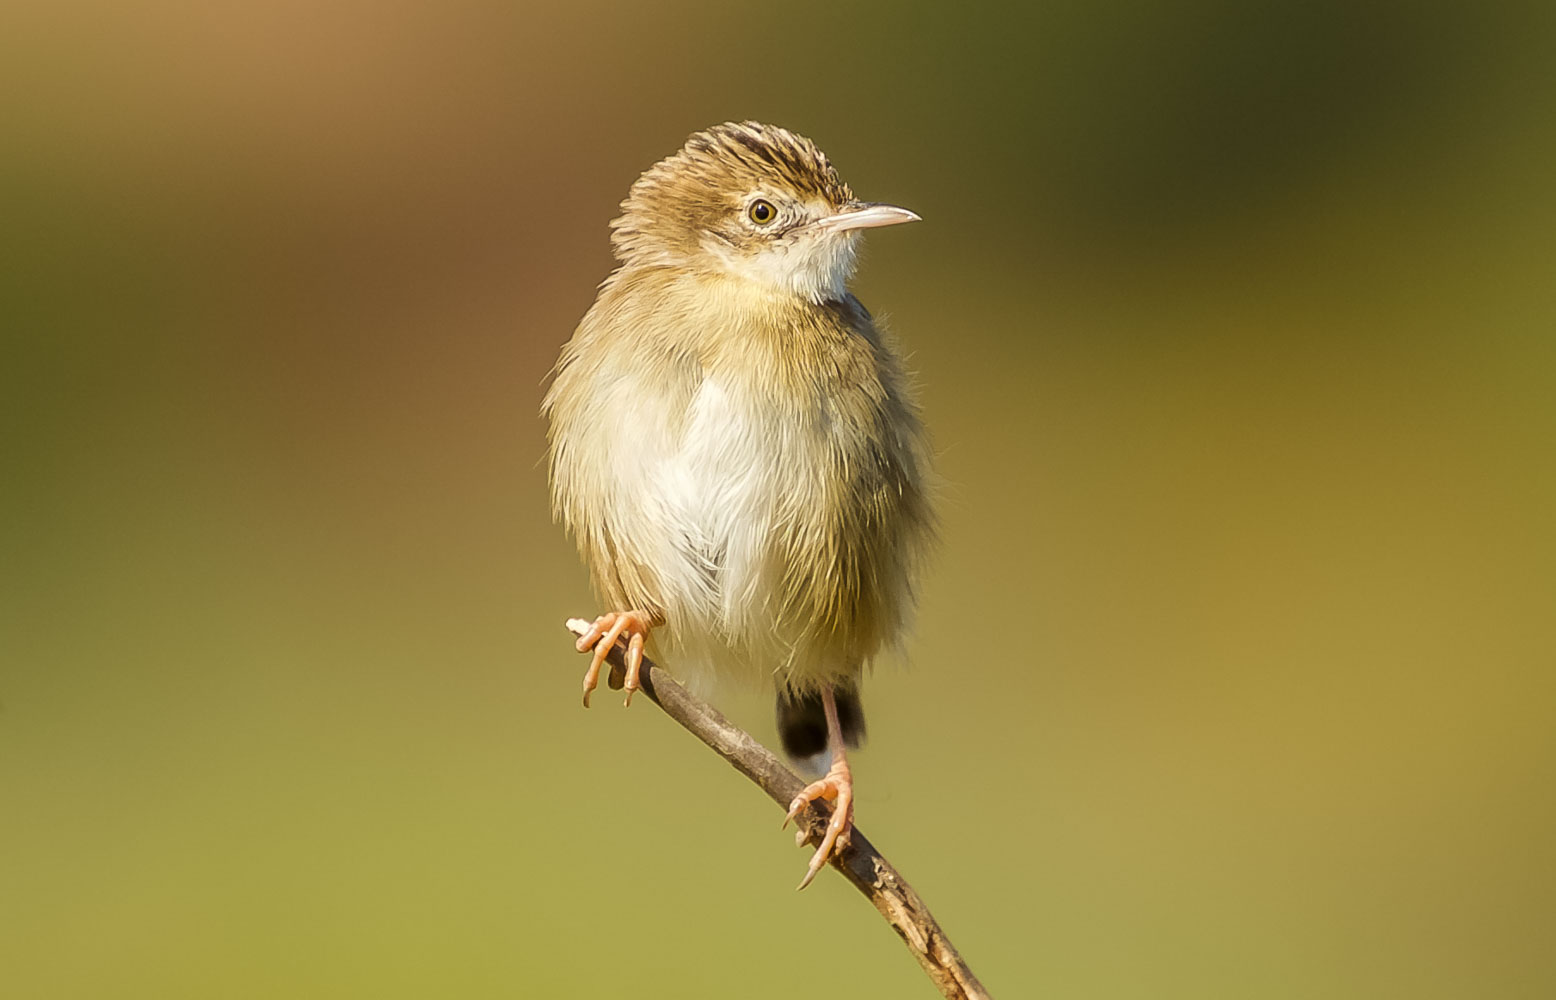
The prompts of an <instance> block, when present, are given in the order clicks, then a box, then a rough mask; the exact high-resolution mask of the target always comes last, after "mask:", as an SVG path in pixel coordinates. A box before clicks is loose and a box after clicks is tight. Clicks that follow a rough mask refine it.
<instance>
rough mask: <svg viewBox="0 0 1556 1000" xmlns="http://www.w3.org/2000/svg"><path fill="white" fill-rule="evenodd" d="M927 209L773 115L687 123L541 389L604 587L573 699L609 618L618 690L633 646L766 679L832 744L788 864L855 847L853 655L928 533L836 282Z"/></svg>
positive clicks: (877, 634) (911, 450)
mask: <svg viewBox="0 0 1556 1000" xmlns="http://www.w3.org/2000/svg"><path fill="white" fill-rule="evenodd" d="M918 218H919V217H918V216H917V215H915V214H914V213H912V212H910V211H908V210H907V209H904V208H898V207H896V206H894V205H885V204H877V203H872V202H862V201H858V200H856V199H855V198H854V195H853V192H852V191H851V190H850V189H849V187H848V185H846V184H844V183H843V182H842V181H841V180H840V179H839V178H838V175H837V171H836V170H834V169H833V167H832V164H831V163H829V162H828V160H827V157H826V156H825V155H824V154H823V153H822V152H821V150H819V149H817V148H816V145H815V144H814V143H812V142H811V141H810V140H809V139H806V138H804V137H802V136H800V135H796V134H795V133H793V132H790V131H788V130H786V129H782V128H778V127H776V126H773V125H763V124H758V123H756V122H749V121H748V122H741V123H733V122H729V123H725V124H723V125H716V126H714V127H713V128H710V129H707V130H705V131H702V132H697V133H695V134H693V135H692V136H691V137H690V138H689V139H688V140H687V142H686V144H685V146H683V147H682V148H681V149H680V151H678V152H676V153H675V154H674V155H672V156H670V157H668V158H666V159H664V160H661V161H660V162H659V163H657V164H655V165H654V166H652V167H650V168H649V169H648V170H647V171H646V172H645V173H644V174H643V175H642V176H641V177H639V178H638V180H637V182H636V183H634V184H633V185H632V189H631V191H630V192H629V193H628V195H627V198H626V200H625V201H623V202H622V203H621V216H620V217H619V218H617V219H616V220H615V221H613V222H612V223H611V228H612V230H613V232H612V236H611V242H612V244H613V247H614V250H615V256H616V258H617V260H618V261H619V266H618V267H617V268H616V269H615V271H613V272H612V273H611V274H610V276H609V277H607V278H606V279H605V281H604V282H603V283H602V284H601V285H600V288H599V293H598V295H597V296H596V298H595V301H594V305H593V306H591V307H590V309H589V311H588V312H587V313H586V314H585V315H584V318H583V320H582V321H581V322H580V323H579V324H578V328H577V330H576V331H575V332H574V334H573V337H572V340H571V341H569V342H568V344H567V345H566V347H565V348H563V351H562V356H561V359H560V360H559V361H558V362H557V367H556V375H555V380H554V382H553V383H552V385H551V388H550V391H549V392H548V393H547V395H546V399H545V403H544V406H543V410H544V413H545V415H546V416H547V417H548V418H549V421H550V469H551V492H552V503H553V507H554V510H555V512H556V514H557V517H558V519H559V520H561V521H562V522H563V523H564V524H565V525H566V527H567V529H568V530H569V531H570V532H571V533H572V535H573V536H574V538H575V539H576V541H577V543H578V548H579V552H580V553H581V555H582V556H583V558H584V561H585V562H586V563H587V564H588V565H589V568H590V571H591V575H592V577H593V580H594V584H595V589H596V590H597V591H598V593H599V596H600V598H601V599H602V601H603V603H604V605H605V607H606V608H607V611H606V613H605V614H603V615H601V616H600V617H599V618H598V619H597V620H596V621H595V622H594V624H593V627H592V628H590V629H589V630H588V632H587V633H586V634H585V635H584V636H583V637H581V638H580V639H579V640H578V649H579V651H580V652H589V651H592V652H593V657H592V660H591V662H590V664H589V667H588V670H587V672H586V673H585V675H584V682H583V688H584V694H583V701H584V705H585V706H586V707H587V706H588V704H589V696H590V693H591V692H592V691H593V690H594V688H595V687H596V686H597V685H598V683H599V675H600V667H601V664H602V663H603V661H604V659H605V655H606V653H607V652H608V651H609V650H610V649H611V647H612V646H614V645H615V643H616V642H617V640H618V638H621V637H625V639H626V642H627V651H626V660H627V670H626V676H625V687H626V691H627V694H626V700H627V703H628V704H630V703H631V701H632V693H633V692H634V691H636V690H637V689H638V687H639V674H640V670H641V665H642V660H643V657H644V655H645V651H646V652H648V653H651V654H652V655H653V656H654V657H655V658H656V659H657V660H659V661H660V662H664V663H667V664H668V666H669V667H670V669H673V670H674V671H675V672H677V673H679V674H681V675H682V676H683V677H687V678H688V679H690V680H691V681H692V682H693V683H697V682H699V681H705V680H706V679H707V678H709V677H711V676H713V675H725V676H734V677H743V678H746V679H749V680H752V681H755V682H758V683H769V684H772V685H774V686H775V687H776V689H777V697H778V713H777V714H778V728H779V732H780V736H781V738H782V741H783V745H784V748H785V750H786V751H787V752H788V754H789V755H790V756H791V757H792V758H794V759H796V760H805V759H817V758H820V757H821V755H822V754H823V753H826V754H828V755H829V759H830V764H829V766H828V767H827V769H826V772H825V774H824V776H823V777H821V778H820V779H819V780H817V781H815V782H813V783H811V784H810V785H809V786H807V787H806V788H805V790H804V791H802V792H801V793H800V794H799V795H798V796H796V797H795V799H794V801H793V802H792V803H791V804H790V808H789V812H788V815H787V816H786V817H785V819H784V825H787V824H788V822H789V821H790V820H792V819H793V818H794V817H795V816H796V815H798V813H799V811H800V810H801V809H802V808H804V807H806V806H807V805H808V804H810V803H812V802H815V801H817V800H820V799H825V800H828V801H831V802H833V809H832V818H831V820H830V822H829V823H828V826H827V830H826V832H825V834H824V837H823V840H822V843H821V845H820V847H819V848H818V849H817V851H816V852H815V854H814V855H813V856H812V858H811V861H810V866H809V868H808V869H807V871H806V874H805V878H804V880H803V881H802V882H801V883H800V886H799V887H800V888H801V889H803V888H805V886H806V885H808V884H809V883H810V881H811V879H813V878H814V877H815V875H816V873H817V872H818V871H819V870H820V869H821V866H822V865H823V864H824V863H825V862H826V860H827V859H828V857H829V856H831V854H832V853H833V852H834V851H838V852H840V851H842V850H845V849H846V848H847V847H848V843H849V833H850V831H851V829H852V826H853V797H854V795H853V776H852V772H851V771H850V769H849V764H848V757H847V752H846V748H847V747H857V746H858V745H859V741H860V739H861V738H862V736H863V734H864V716H863V713H862V711H861V709H860V704H859V680H860V677H861V674H862V672H863V670H864V668H865V667H866V665H868V664H869V663H870V661H871V659H872V658H873V657H875V656H876V655H877V654H878V653H880V652H881V651H882V650H883V649H885V648H888V647H891V646H894V645H896V644H898V643H900V641H901V639H902V637H903V634H904V631H905V629H906V627H907V624H908V619H909V617H910V615H911V612H912V609H913V604H914V578H915V574H916V571H917V569H918V566H919V563H920V561H921V559H922V556H923V555H924V552H925V549H926V548H927V546H928V544H929V541H930V538H931V536H932V534H933V521H934V518H933V513H932V510H931V504H930V497H929V481H930V471H929V460H928V447H927V444H926V440H925V436H924V432H923V428H922V425H921V422H920V419H919V411H918V406H917V403H916V402H915V400H914V396H913V392H912V390H911V387H910V385H909V383H908V378H907V375H906V372H905V370H904V366H903V362H902V358H901V356H900V354H899V353H898V351H897V349H896V347H895V345H894V344H893V342H892V341H891V340H890V339H889V338H888V337H886V336H884V335H883V333H882V331H881V330H880V329H879V328H878V327H877V325H876V324H875V322H874V321H873V320H872V319H871V316H870V314H869V313H868V312H867V311H866V310H865V308H864V306H862V305H860V303H859V300H858V299H856V298H854V296H853V295H852V294H851V293H850V292H849V290H848V282H849V279H850V278H851V277H852V276H853V272H854V267H855V261H856V254H857V252H858V243H859V237H860V233H861V231H862V230H864V229H869V228H873V227H878V226H891V225H896V224H898V223H903V222H914V221H916V220H917V219H918ZM817 770H818V771H819V770H820V767H819V765H818V767H817Z"/></svg>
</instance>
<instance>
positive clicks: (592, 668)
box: [575, 611, 651, 708]
mask: <svg viewBox="0 0 1556 1000" xmlns="http://www.w3.org/2000/svg"><path fill="white" fill-rule="evenodd" d="M650 627H651V626H650V625H649V620H648V615H646V614H644V613H643V612H641V611H607V612H606V613H605V614H603V615H601V616H600V617H598V618H596V619H595V620H594V622H593V624H591V625H590V626H589V628H588V630H587V631H585V632H584V634H583V635H581V636H579V637H578V642H577V643H576V644H575V645H576V647H577V649H578V651H579V652H580V653H586V652H588V651H589V650H590V649H593V650H594V656H593V657H592V658H591V659H590V660H589V669H588V670H586V671H584V680H583V703H584V708H588V707H589V696H590V695H591V694H593V693H594V689H595V688H597V687H599V686H600V668H601V667H602V666H603V665H604V663H605V657H606V656H608V655H609V654H610V651H611V647H612V646H614V645H616V640H617V639H619V638H621V636H622V635H623V634H627V635H628V639H627V653H626V659H627V682H626V687H627V704H628V705H630V704H632V693H633V692H634V691H636V690H638V689H639V688H640V687H641V686H642V683H641V681H640V680H639V677H640V676H641V674H642V671H643V644H644V643H645V642H646V641H647V638H648V630H649V628H650Z"/></svg>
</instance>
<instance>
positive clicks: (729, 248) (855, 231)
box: [611, 122, 918, 302]
mask: <svg viewBox="0 0 1556 1000" xmlns="http://www.w3.org/2000/svg"><path fill="white" fill-rule="evenodd" d="M621 209H622V214H621V216H620V218H618V219H616V220H615V221H614V222H612V223H611V228H612V229H613V230H614V232H613V233H612V236H611V241H612V243H613V244H614V245H615V249H616V256H617V257H618V258H619V259H620V260H621V261H622V262H623V264H626V265H644V266H651V267H652V266H663V267H678V268H684V269H688V270H691V271H694V272H699V273H707V274H719V275H733V276H735V277H739V278H743V279H747V280H750V281H753V282H757V283H759V284H762V285H765V286H768V287H769V288H770V289H771V290H773V291H776V292H779V293H787V294H793V295H796V296H799V297H801V298H804V299H807V300H810V301H813V302H823V301H827V300H829V299H837V298H841V297H842V296H843V294H844V293H845V292H846V290H847V285H848V279H849V278H850V277H852V275H853V272H854V259H855V253H856V250H857V242H858V238H859V232H860V230H863V229H869V228H872V227H875V226H891V225H895V224H897V223H899V222H913V221H915V220H917V219H918V216H917V215H914V214H913V213H912V212H910V211H908V210H907V209H905V208H898V207H896V206H895V205H881V204H874V203H870V202H861V201H858V200H856V199H855V198H854V194H853V192H852V191H850V190H849V188H848V185H847V184H844V183H843V182H842V180H840V179H839V178H838V176H837V171H836V170H834V169H833V168H832V164H831V163H829V162H827V157H826V154H824V153H822V152H821V150H819V149H817V148H816V145H815V143H813V142H811V141H810V140H809V139H807V138H805V137H804V136H800V135H796V134H795V133H793V132H790V131H788V130H787V129H782V128H778V127H777V126H774V125H761V124H758V123H756V122H741V123H739V124H736V123H733V122H729V123H725V124H723V125H715V126H714V127H713V128H710V129H708V130H706V131H703V132H698V133H696V134H694V135H693V136H692V137H691V138H690V139H688V140H687V141H686V145H685V146H683V147H681V149H680V151H679V152H677V153H675V154H674V155H673V156H670V157H668V158H666V159H664V160H661V161H660V162H658V163H656V164H654V166H652V167H650V168H649V169H648V170H647V171H646V172H644V174H643V176H642V177H639V178H638V180H637V182H636V183H635V184H633V185H632V191H631V193H629V194H628V195H627V199H626V200H625V201H623V202H622V203H621Z"/></svg>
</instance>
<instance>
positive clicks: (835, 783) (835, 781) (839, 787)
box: [779, 762, 854, 889]
mask: <svg viewBox="0 0 1556 1000" xmlns="http://www.w3.org/2000/svg"><path fill="white" fill-rule="evenodd" d="M818 799H826V800H827V801H829V802H833V803H834V804H833V806H832V818H831V819H830V820H829V821H828V822H827V830H826V833H825V834H824V835H823V836H822V838H821V846H820V847H817V848H816V853H815V854H813V855H811V858H810V865H809V867H807V868H806V870H805V877H804V878H803V879H801V880H800V884H799V885H798V886H796V889H803V888H805V887H806V886H807V885H810V883H811V880H812V879H814V878H815V877H816V873H817V872H819V871H821V867H822V866H823V865H825V864H826V863H827V859H828V858H830V857H832V855H833V854H834V853H837V854H840V853H842V852H843V851H844V850H846V849H847V848H848V844H849V841H850V840H851V839H852V838H851V837H850V834H851V833H852V831H853V828H854V780H853V775H852V774H851V773H850V772H849V769H848V764H847V763H846V762H839V763H836V764H833V765H832V768H831V770H829V771H828V772H827V774H826V777H824V778H822V779H821V780H819V781H813V782H811V783H810V784H809V785H806V786H805V788H804V789H803V790H802V791H801V792H800V794H798V795H796V796H795V797H794V801H792V802H790V803H789V812H788V815H786V816H784V818H783V824H782V825H781V826H780V827H779V829H783V827H785V826H788V825H789V821H790V820H791V819H793V818H794V817H796V816H798V815H799V812H800V810H801V809H803V808H805V807H806V806H807V805H809V804H810V803H812V802H815V801H817V800H818ZM795 840H796V842H797V843H799V844H803V843H804V842H805V831H804V829H803V828H802V829H800V830H799V831H797V834H796V837H795Z"/></svg>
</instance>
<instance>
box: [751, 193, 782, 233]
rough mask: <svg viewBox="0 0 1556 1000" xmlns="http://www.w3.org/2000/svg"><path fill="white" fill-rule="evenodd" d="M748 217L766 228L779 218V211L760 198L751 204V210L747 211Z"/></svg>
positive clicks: (770, 203)
mask: <svg viewBox="0 0 1556 1000" xmlns="http://www.w3.org/2000/svg"><path fill="white" fill-rule="evenodd" d="M746 215H747V216H749V217H750V219H751V221H752V222H754V223H756V224H757V225H759V226H765V225H767V224H768V223H769V222H771V221H773V220H774V219H776V218H778V210H777V209H776V208H774V207H773V205H772V202H769V201H764V200H762V199H761V198H758V199H757V200H756V201H753V202H752V203H751V207H750V208H748V209H746Z"/></svg>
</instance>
